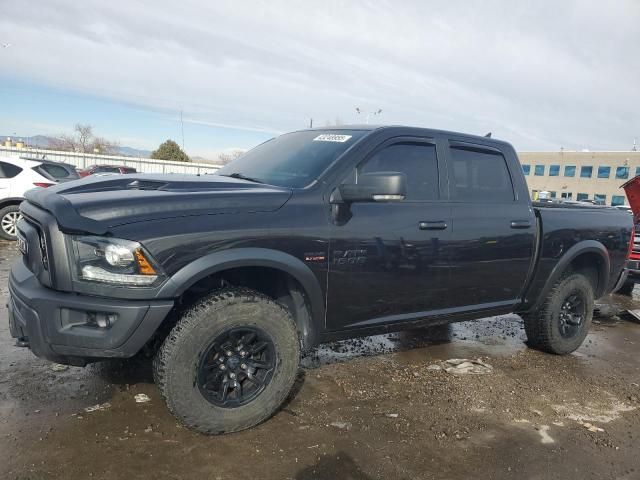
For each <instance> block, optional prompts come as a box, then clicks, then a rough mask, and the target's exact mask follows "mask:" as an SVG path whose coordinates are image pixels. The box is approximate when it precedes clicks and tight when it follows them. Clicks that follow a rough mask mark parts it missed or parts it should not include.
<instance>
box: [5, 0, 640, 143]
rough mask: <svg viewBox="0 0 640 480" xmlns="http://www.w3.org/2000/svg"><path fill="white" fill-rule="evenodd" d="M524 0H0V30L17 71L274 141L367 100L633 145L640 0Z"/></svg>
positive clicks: (441, 120) (522, 137)
mask: <svg viewBox="0 0 640 480" xmlns="http://www.w3.org/2000/svg"><path fill="white" fill-rule="evenodd" d="M526 3H527V5H525V2H522V3H520V2H509V1H506V0H504V1H493V2H444V1H443V2H427V1H416V2H405V1H402V2H384V1H369V2H339V1H326V2H322V3H320V2H292V1H290V2H284V1H269V2H252V3H249V2H237V1H235V2H234V1H229V2H222V1H216V2H193V1H181V2H167V1H153V2H134V1H122V0H111V1H109V2H103V1H96V0H85V1H83V2H78V1H77V0H57V1H45V0H40V1H36V0H32V1H30V2H21V1H19V0H8V1H7V0H5V1H4V2H3V16H2V18H0V32H2V35H3V41H10V42H11V43H12V44H13V45H14V47H12V48H10V49H6V50H5V51H4V52H3V53H4V54H5V59H4V60H3V61H4V62H5V65H8V64H10V65H11V70H12V74H13V75H17V76H18V77H19V78H25V79H28V80H30V81H37V82H40V83H45V84H47V85H51V86H56V87H64V88H68V89H72V90H77V91H80V92H84V93H90V94H95V95H99V96H104V97H108V98H112V99H116V100H119V101H123V102H128V103H132V104H136V105H139V106H141V107H145V108H151V109H155V110H158V111H161V112H165V113H168V114H175V111H176V110H178V109H180V108H183V109H184V110H185V118H188V119H191V120H193V121H195V122H199V123H202V124H211V125H231V126H237V127H239V128H242V129H247V130H256V131H270V132H280V131H287V130H291V129H295V128H300V127H301V126H303V125H305V124H306V123H307V122H308V119H309V117H313V118H314V119H315V120H316V122H319V123H320V124H322V123H324V121H326V120H333V119H335V118H336V117H339V118H341V119H342V120H344V121H349V122H354V121H357V120H358V119H357V117H356V116H355V112H354V107H356V106H360V107H362V108H364V109H374V108H382V109H383V110H384V112H383V115H382V116H381V117H380V121H382V122H384V123H402V124H411V125H421V126H430V127H435V128H444V129H453V130H460V131H467V132H472V133H480V134H482V133H485V132H487V131H493V132H494V134H495V135H496V136H498V137H500V138H504V139H506V140H509V141H512V142H513V143H514V144H515V145H516V147H517V148H519V149H557V148H559V147H560V146H564V147H565V148H590V149H614V150H615V149H618V150H620V149H627V148H629V147H630V145H631V142H632V141H633V138H634V137H635V136H640V122H639V121H638V115H639V113H638V112H639V110H640V61H638V47H639V46H640V3H639V2H637V1H636V0H627V1H623V0H620V1H616V2H608V3H607V4H605V3H603V2H599V1H581V0H575V1H564V2H555V1H549V0H545V1H538V2H526ZM4 36H6V39H5V37H4Z"/></svg>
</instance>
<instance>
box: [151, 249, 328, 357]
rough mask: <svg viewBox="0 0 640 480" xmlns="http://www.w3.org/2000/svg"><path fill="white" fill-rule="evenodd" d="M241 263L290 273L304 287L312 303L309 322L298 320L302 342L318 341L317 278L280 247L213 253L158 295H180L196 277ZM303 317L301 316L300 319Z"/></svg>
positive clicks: (180, 273) (321, 310) (320, 311)
mask: <svg viewBox="0 0 640 480" xmlns="http://www.w3.org/2000/svg"><path fill="white" fill-rule="evenodd" d="M238 267H269V268H274V269H277V270H281V271H283V272H286V273H288V274H289V275H291V276H292V277H293V278H295V279H296V280H297V281H298V283H300V285H301V286H302V288H303V289H304V294H305V295H306V297H307V299H308V301H309V304H310V307H311V316H310V320H311V322H310V324H308V325H306V324H302V325H301V324H299V325H298V328H299V330H300V332H301V335H302V337H303V338H302V342H303V346H305V347H309V346H312V345H315V343H316V342H317V338H318V333H319V332H318V329H319V328H321V326H323V325H324V320H325V318H324V317H325V308H324V295H323V293H322V289H321V287H320V284H319V282H318V279H317V278H316V276H315V275H314V273H313V272H312V271H311V269H310V268H309V267H308V266H307V265H306V264H304V263H303V262H302V260H300V259H298V258H296V257H294V256H292V255H289V254H288V253H284V252H281V251H279V250H271V249H268V248H237V249H231V250H223V251H219V252H214V253H210V254H208V255H205V256H204V257H201V258H199V259H197V260H194V261H193V262H191V263H189V264H188V265H185V266H184V267H182V268H181V269H180V270H178V271H177V272H176V273H175V274H173V275H172V277H171V278H170V279H169V281H168V282H167V283H166V284H165V285H164V286H163V287H162V288H161V290H160V291H159V292H158V295H157V297H158V298H177V297H179V296H180V295H182V294H183V293H184V292H185V291H186V290H187V289H189V287H191V286H192V285H194V284H195V283H196V282H197V281H199V280H201V279H203V278H205V277H208V276H209V275H213V274H215V273H218V272H222V271H224V270H229V269H232V268H238ZM300 321H304V320H301V319H298V322H300Z"/></svg>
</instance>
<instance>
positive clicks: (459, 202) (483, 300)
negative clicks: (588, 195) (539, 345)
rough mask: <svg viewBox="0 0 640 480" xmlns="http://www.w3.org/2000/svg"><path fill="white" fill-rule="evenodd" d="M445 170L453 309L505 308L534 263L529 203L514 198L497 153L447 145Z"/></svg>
mask: <svg viewBox="0 0 640 480" xmlns="http://www.w3.org/2000/svg"><path fill="white" fill-rule="evenodd" d="M514 163H516V164H517V161H514ZM448 167H449V180H450V183H449V185H450V197H451V216H452V232H451V233H452V242H451V244H450V247H451V248H450V249H449V252H448V255H449V261H450V263H451V276H450V282H451V291H452V295H451V307H453V308H456V307H458V308H459V309H463V310H483V309H488V310H491V309H498V310H499V309H504V308H508V307H509V306H511V305H513V304H514V303H515V302H516V301H517V298H518V297H519V295H520V293H521V291H522V289H523V287H524V284H525V282H526V279H527V276H528V271H529V267H530V264H531V260H532V258H533V249H534V245H535V217H534V214H533V211H532V209H531V205H530V203H529V199H528V198H517V196H516V195H515V193H514V188H513V182H512V180H511V175H510V173H509V167H508V163H507V161H506V160H505V157H504V156H503V154H502V152H500V151H499V150H497V149H493V148H491V147H483V146H474V145H470V144H464V143H459V142H451V144H450V147H449V158H448ZM515 168H520V166H519V165H515Z"/></svg>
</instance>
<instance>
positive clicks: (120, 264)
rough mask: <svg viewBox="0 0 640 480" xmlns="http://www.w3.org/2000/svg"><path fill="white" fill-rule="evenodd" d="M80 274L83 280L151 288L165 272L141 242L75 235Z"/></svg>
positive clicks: (77, 272)
mask: <svg viewBox="0 0 640 480" xmlns="http://www.w3.org/2000/svg"><path fill="white" fill-rule="evenodd" d="M71 245H72V248H73V254H74V257H75V267H76V271H75V273H76V276H77V278H78V279H80V280H88V281H91V282H102V283H111V284H114V285H132V286H139V287H147V286H151V285H154V284H156V283H159V282H160V279H161V278H162V272H161V271H160V268H159V267H158V266H157V265H156V264H155V263H154V262H153V259H152V258H151V256H150V255H149V254H148V253H147V252H146V251H145V250H144V248H142V245H140V244H139V243H138V242H131V241H129V240H122V239H119V238H109V237H92V236H87V237H71Z"/></svg>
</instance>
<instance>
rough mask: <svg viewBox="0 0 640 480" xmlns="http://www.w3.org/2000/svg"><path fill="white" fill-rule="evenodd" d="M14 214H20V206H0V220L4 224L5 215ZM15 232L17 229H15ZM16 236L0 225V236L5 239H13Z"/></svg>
mask: <svg viewBox="0 0 640 480" xmlns="http://www.w3.org/2000/svg"><path fill="white" fill-rule="evenodd" d="M16 214H18V215H19V214H20V207H19V206H18V205H7V206H6V207H4V208H0V222H2V223H3V224H4V222H5V221H8V219H7V220H5V217H6V216H7V215H16ZM16 232H17V230H16ZM16 237H17V234H15V235H11V234H10V233H9V232H7V231H5V229H4V227H3V226H0V238H3V239H5V240H13V241H15V239H16Z"/></svg>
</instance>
